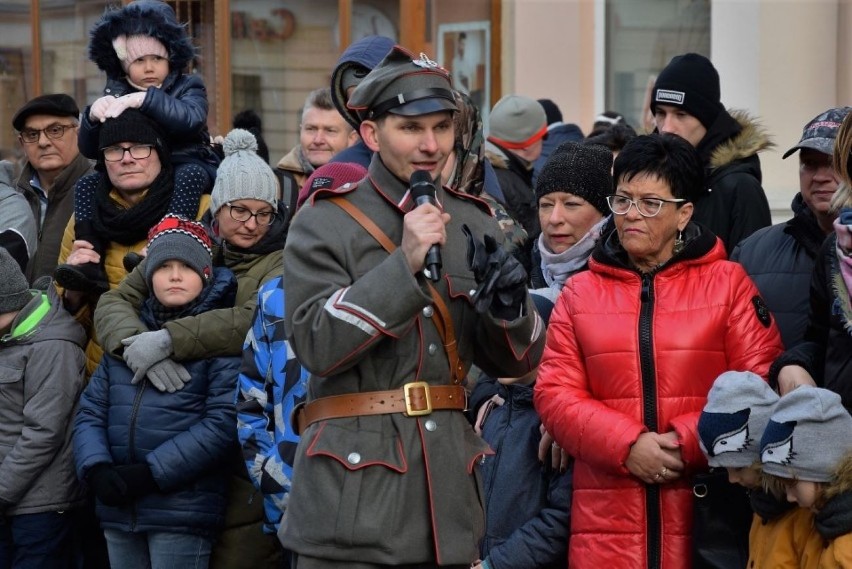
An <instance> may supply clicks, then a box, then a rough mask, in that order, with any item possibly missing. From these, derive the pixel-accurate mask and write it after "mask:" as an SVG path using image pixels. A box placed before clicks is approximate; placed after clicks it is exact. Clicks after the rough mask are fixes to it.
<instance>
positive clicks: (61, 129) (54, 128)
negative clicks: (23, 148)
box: [20, 124, 77, 144]
mask: <svg viewBox="0 0 852 569" xmlns="http://www.w3.org/2000/svg"><path fill="white" fill-rule="evenodd" d="M69 128H77V125H76V124H51V125H48V126H47V127H45V128H38V129H37V128H28V129H26V130H22V131H21V133H20V136H21V140H22V141H23V142H24V143H26V144H35V143H36V142H38V139H39V138H41V133H44V135H45V136H46V137H47V138H49V139H50V140H59V139H60V138H62V137H63V136H65V131H66V130H68V129H69Z"/></svg>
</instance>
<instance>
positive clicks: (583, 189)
mask: <svg viewBox="0 0 852 569" xmlns="http://www.w3.org/2000/svg"><path fill="white" fill-rule="evenodd" d="M553 192H567V193H569V194H574V195H575V196H579V197H581V198H583V199H584V200H586V201H587V202H589V203H590V204H592V205H593V206H595V209H597V210H598V211H599V212H601V213H602V214H604V215H609V207H608V206H607V203H606V197H607V196H608V195H609V194H611V193H612V152H611V151H610V150H609V149H608V148H606V147H605V146H600V145H598V144H577V143H576V142H563V143H562V144H560V145H559V147H558V148H557V149H556V150H555V151H554V152H553V154H551V155H550V158H548V159H547V162H546V163H545V164H544V168H542V169H541V173H540V174H539V175H538V180H537V182H536V185H535V199H536V201H538V200H540V199H541V197H542V196H546V195H547V194H550V193H553Z"/></svg>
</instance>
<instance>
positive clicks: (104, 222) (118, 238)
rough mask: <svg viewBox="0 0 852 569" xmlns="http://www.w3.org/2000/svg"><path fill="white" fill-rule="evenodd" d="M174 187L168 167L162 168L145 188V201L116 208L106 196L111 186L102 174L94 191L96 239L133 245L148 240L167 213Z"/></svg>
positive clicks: (170, 168)
mask: <svg viewBox="0 0 852 569" xmlns="http://www.w3.org/2000/svg"><path fill="white" fill-rule="evenodd" d="M173 184H174V177H173V170H172V166H171V164H166V163H163V164H162V169H161V170H160V175H159V176H157V177H156V178H155V179H154V181H153V182H152V183H151V187H150V188H148V193H147V195H146V196H145V198H144V199H143V200H142V201H140V202H139V203H138V204H136V205H134V206H131V207H129V208H127V209H124V208H122V207H120V206H119V205H118V204H116V203H115V202H114V201H113V200H112V199H111V198H110V196H109V194H110V192H111V191H112V189H113V188H112V183H111V182H110V179H109V176H108V175H107V174H106V173H102V174H101V177H100V180H98V187H97V189H96V190H95V214H94V216H93V217H92V223H93V224H94V226H95V230H96V232H97V234H98V235H101V236H103V237H105V238H106V239H105V240H106V241H115V242H116V243H121V244H122V245H134V244H136V243H138V242H139V241H142V240H144V239H146V238H147V237H148V230H149V229H151V227H153V226H154V225H156V223H157V222H158V221H160V220H161V219H162V218H163V216H164V215H165V214H166V213H168V211H169V203H170V202H171V199H172V189H173Z"/></svg>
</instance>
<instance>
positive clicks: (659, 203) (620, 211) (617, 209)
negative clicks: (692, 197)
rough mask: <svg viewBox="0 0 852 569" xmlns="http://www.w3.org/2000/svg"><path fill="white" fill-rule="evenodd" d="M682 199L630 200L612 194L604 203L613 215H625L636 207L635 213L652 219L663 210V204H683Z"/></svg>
mask: <svg viewBox="0 0 852 569" xmlns="http://www.w3.org/2000/svg"><path fill="white" fill-rule="evenodd" d="M685 201H686V200H684V199H673V200H664V199H663V198H639V199H638V200H631V199H630V198H628V197H627V196H620V195H618V194H613V195H611V196H607V197H606V203H608V204H609V209H610V210H612V213H614V214H615V215H627V212H628V211H630V206H634V205H635V206H636V211H638V212H639V215H641V216H642V217H654V216H655V215H657V214H658V213H660V210H661V209H663V204H667V203H683V202H685Z"/></svg>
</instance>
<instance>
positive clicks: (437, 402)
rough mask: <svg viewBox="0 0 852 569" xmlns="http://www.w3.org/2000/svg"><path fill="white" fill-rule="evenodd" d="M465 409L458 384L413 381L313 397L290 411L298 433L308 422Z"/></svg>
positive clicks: (464, 402) (461, 389) (418, 414)
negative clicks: (390, 387) (397, 386)
mask: <svg viewBox="0 0 852 569" xmlns="http://www.w3.org/2000/svg"><path fill="white" fill-rule="evenodd" d="M466 409H467V394H466V393H465V390H464V388H463V387H461V386H460V385H429V384H428V383H426V382H425V381H414V382H411V383H406V384H405V385H403V386H402V388H401V389H394V390H392V391H367V392H365V393H347V394H346V395H330V396H328V397H321V398H319V399H315V400H314V401H311V402H310V403H308V404H306V405H304V406H298V407H296V409H294V410H293V412H294V419H295V421H293V423H294V426H295V427H296V428H297V429H298V433H299V434H301V433H303V432H304V431H305V428H307V426H308V425H310V424H312V423H316V422H317V421H325V420H327V419H340V418H343V417H361V416H364V415H386V414H388V413H402V414H403V415H405V416H406V417H419V416H421V415H428V414H429V413H431V412H432V411H437V410H455V411H464V410H466Z"/></svg>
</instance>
